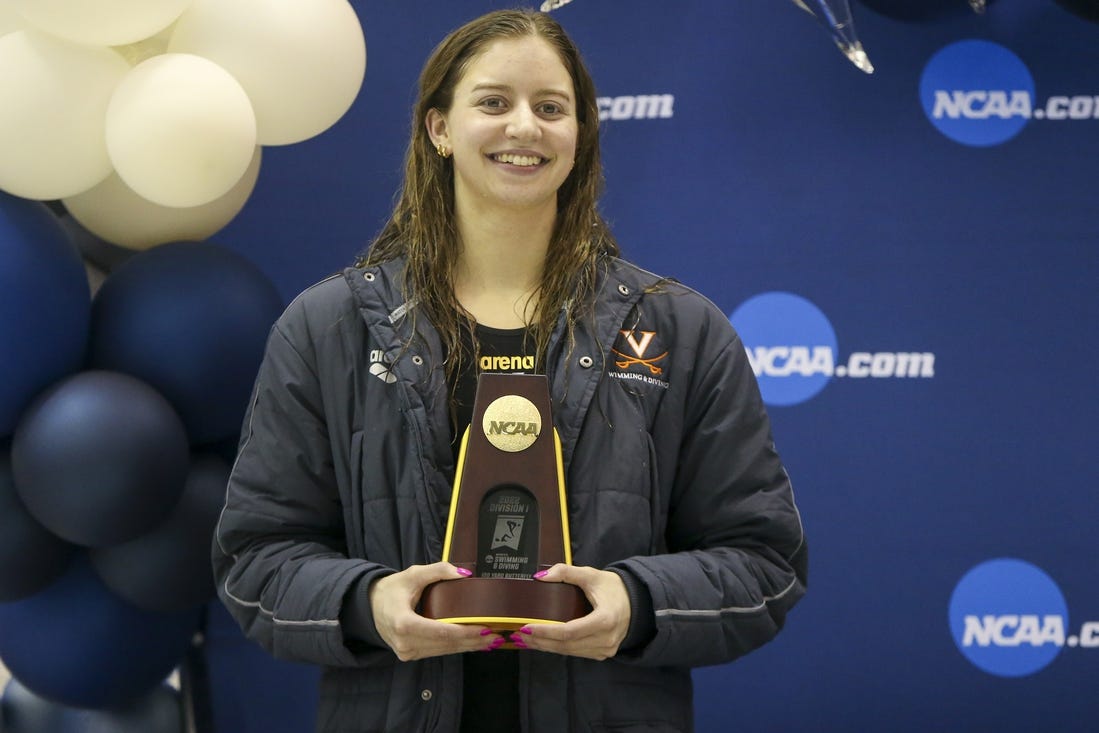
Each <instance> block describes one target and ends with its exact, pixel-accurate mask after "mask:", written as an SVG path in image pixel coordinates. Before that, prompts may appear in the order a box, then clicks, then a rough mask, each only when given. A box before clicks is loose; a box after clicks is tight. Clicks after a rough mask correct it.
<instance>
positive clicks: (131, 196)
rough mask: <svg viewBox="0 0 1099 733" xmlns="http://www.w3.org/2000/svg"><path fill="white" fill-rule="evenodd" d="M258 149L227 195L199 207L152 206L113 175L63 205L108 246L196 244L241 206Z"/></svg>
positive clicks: (256, 171)
mask: <svg viewBox="0 0 1099 733" xmlns="http://www.w3.org/2000/svg"><path fill="white" fill-rule="evenodd" d="M262 150H263V148H260V147H256V149H255V153H254V154H253V156H252V162H251V163H250V164H249V166H248V169H247V170H246V171H245V172H244V175H243V176H241V179H240V180H239V181H237V184H236V185H235V186H233V187H232V188H231V189H229V193H227V194H225V195H224V196H221V197H220V198H217V199H214V200H213V201H211V202H210V203H208V204H203V205H201V206H194V207H188V208H178V207H171V206H161V205H159V204H154V203H153V202H152V201H149V200H148V199H146V198H142V197H141V196H138V195H137V193H135V192H134V190H133V189H132V188H130V187H129V186H127V185H126V184H125V183H124V182H123V181H122V179H121V178H119V177H118V174H111V175H110V176H108V177H107V180H105V181H103V182H102V183H100V184H99V185H98V186H96V187H95V188H92V189H89V190H87V191H85V192H84V193H80V194H77V195H76V196H71V197H69V198H66V199H63V200H62V202H63V203H64V204H65V208H66V209H67V210H68V212H69V214H71V215H72V217H73V218H74V219H76V220H77V221H78V222H80V225H81V226H83V227H84V228H85V229H87V230H88V231H89V232H91V233H92V234H94V235H96V236H97V237H99V238H100V239H102V240H104V241H107V242H110V243H111V244H117V245H120V246H122V247H128V248H129V249H149V248H150V247H155V246H156V245H158V244H165V243H167V242H200V241H203V240H205V239H208V238H210V237H212V236H213V235H214V234H216V233H217V232H218V231H220V230H221V228H222V227H224V226H225V225H226V224H228V223H229V222H230V221H232V220H233V217H235V216H236V215H237V214H239V213H240V210H241V209H242V208H244V204H245V203H246V202H247V201H248V198H249V197H250V196H251V195H252V190H253V189H254V188H255V186H256V178H257V177H258V176H259V169H260V160H261V158H262V153H261V151H262Z"/></svg>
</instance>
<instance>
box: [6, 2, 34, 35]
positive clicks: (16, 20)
mask: <svg viewBox="0 0 1099 733" xmlns="http://www.w3.org/2000/svg"><path fill="white" fill-rule="evenodd" d="M26 27H27V22H26V21H25V20H23V16H21V15H20V14H19V13H17V12H15V11H14V10H11V9H10V8H8V6H7V4H6V3H5V1H4V0H0V38H2V37H4V36H6V35H7V34H9V33H11V32H12V31H18V30H23V29H24V28H26Z"/></svg>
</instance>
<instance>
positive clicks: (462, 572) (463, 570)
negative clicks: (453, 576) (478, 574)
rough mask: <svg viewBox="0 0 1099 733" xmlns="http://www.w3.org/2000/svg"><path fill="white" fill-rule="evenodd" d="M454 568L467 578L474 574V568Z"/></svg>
mask: <svg viewBox="0 0 1099 733" xmlns="http://www.w3.org/2000/svg"><path fill="white" fill-rule="evenodd" d="M454 569H455V570H456V571H457V573H458V575H461V576H464V577H466V578H468V577H469V576H471V575H473V571H472V570H466V569H465V568H454Z"/></svg>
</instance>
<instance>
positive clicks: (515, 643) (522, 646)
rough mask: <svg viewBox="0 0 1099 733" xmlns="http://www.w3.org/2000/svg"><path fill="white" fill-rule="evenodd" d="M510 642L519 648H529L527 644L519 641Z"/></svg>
mask: <svg viewBox="0 0 1099 733" xmlns="http://www.w3.org/2000/svg"><path fill="white" fill-rule="evenodd" d="M511 643H512V644H514V645H515V646H517V647H519V648H520V649H530V647H529V646H527V645H526V644H524V643H523V642H521V641H513V642H511Z"/></svg>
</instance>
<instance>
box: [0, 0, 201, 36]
mask: <svg viewBox="0 0 1099 733" xmlns="http://www.w3.org/2000/svg"><path fill="white" fill-rule="evenodd" d="M5 1H6V2H7V4H8V5H9V6H11V7H12V8H13V9H14V10H15V11H16V12H18V13H20V14H21V15H22V16H23V18H25V19H26V20H27V22H28V23H30V24H31V25H32V26H35V27H37V28H38V29H40V30H44V31H46V32H48V33H51V34H53V35H55V36H60V37H61V38H67V39H69V40H70V41H76V42H78V43H87V44H90V45H96V46H118V45H121V44H125V43H133V42H135V41H140V40H141V39H142V38H146V37H148V36H151V35H153V34H154V33H156V32H158V31H161V30H163V29H164V28H166V27H167V26H169V25H171V23H172V21H174V20H175V19H176V18H178V17H179V14H180V13H182V12H183V9H184V8H186V7H187V6H188V5H189V4H190V2H191V0H5Z"/></svg>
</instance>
